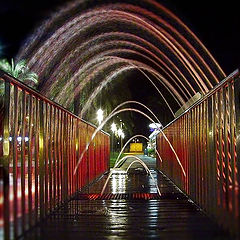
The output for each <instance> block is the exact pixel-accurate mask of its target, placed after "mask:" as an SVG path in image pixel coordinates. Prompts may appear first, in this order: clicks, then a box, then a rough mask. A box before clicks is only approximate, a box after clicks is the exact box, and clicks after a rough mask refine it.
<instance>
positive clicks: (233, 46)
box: [0, 0, 240, 131]
mask: <svg viewBox="0 0 240 240" xmlns="http://www.w3.org/2000/svg"><path fill="white" fill-rule="evenodd" d="M64 2H66V0H41V1H30V2H29V1H27V0H22V1H19V0H7V1H3V0H1V5H0V6H1V7H0V57H7V58H9V59H10V58H12V57H14V56H15V55H17V53H18V50H19V49H20V46H21V45H22V44H23V43H24V41H25V40H26V39H27V38H28V36H30V35H31V34H32V32H33V30H34V29H35V28H36V27H37V26H39V25H40V24H41V22H42V21H44V19H47V18H48V16H50V14H51V13H53V12H55V11H56V9H57V7H58V6H61V3H64ZM108 2H109V1H108ZM113 2H115V1H113ZM158 2H159V3H161V4H163V5H164V6H166V7H167V8H168V9H169V10H171V11H172V12H173V13H174V14H175V15H176V16H178V17H179V18H180V19H181V20H182V21H183V22H184V23H185V24H186V25H187V26H188V27H189V28H190V29H191V30H192V31H193V32H194V33H195V34H196V35H197V37H198V38H199V39H200V40H201V41H202V42H203V44H204V45H205V46H206V47H207V49H208V50H209V51H210V52H211V54H212V55H213V56H214V57H215V59H216V60H217V61H218V63H219V64H220V66H221V67H222V68H223V70H224V71H225V73H226V74H227V75H229V74H230V73H232V72H233V71H234V70H236V69H237V68H238V67H239V62H240V54H239V53H240V42H239V38H240V14H239V8H238V6H237V1H227V2H226V1H191V2H189V1H188V0H187V1H176V0H175V1H173V0H164V1H158ZM145 87H146V88H147V86H145ZM146 88H144V89H146ZM141 89H143V87H142V86H141V87H139V88H137V89H136V87H135V91H137V92H138V93H139V92H140V93H141ZM142 95H143V93H142V94H139V95H136V96H135V97H136V100H138V99H137V98H138V96H142ZM148 101H153V102H154V99H150V100H149V99H148ZM136 131H137V130H136Z"/></svg>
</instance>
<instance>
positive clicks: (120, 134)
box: [117, 128, 124, 138]
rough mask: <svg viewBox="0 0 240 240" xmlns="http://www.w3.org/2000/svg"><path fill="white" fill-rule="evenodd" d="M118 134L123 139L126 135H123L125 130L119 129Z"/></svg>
mask: <svg viewBox="0 0 240 240" xmlns="http://www.w3.org/2000/svg"><path fill="white" fill-rule="evenodd" d="M117 134H118V136H119V137H121V138H123V135H124V133H123V130H122V129H121V128H119V129H118V131H117Z"/></svg>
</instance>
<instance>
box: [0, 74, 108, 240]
mask: <svg viewBox="0 0 240 240" xmlns="http://www.w3.org/2000/svg"><path fill="white" fill-rule="evenodd" d="M95 129H96V127H95V126H93V125H91V124H89V123H87V122H85V121H83V120H82V119H80V118H78V117H76V116H75V115H73V114H72V113H70V112H69V111H67V110H66V109H64V108H62V107H61V106H59V105H57V104H55V103H54V102H52V101H50V100H49V99H47V98H45V97H44V96H41V95H40V94H39V93H37V92H36V91H34V90H32V89H30V88H28V87H27V86H26V85H24V84H22V83H21V82H19V81H17V80H15V79H13V78H12V77H10V76H8V75H7V74H5V73H3V72H0V238H1V239H5V240H8V239H16V238H18V237H19V236H21V235H22V234H23V233H24V232H25V231H26V230H28V229H29V228H30V227H31V226H33V225H35V224H36V223H37V222H39V220H41V219H42V218H44V217H46V216H47V215H48V214H49V213H51V212H52V211H53V210H54V209H55V208H56V207H58V206H59V205H61V204H63V203H64V202H65V201H67V200H68V199H69V198H70V197H71V196H72V195H73V194H74V193H75V192H76V191H78V190H80V189H81V188H82V187H83V186H85V185H86V184H88V183H89V182H90V181H92V180H94V179H95V178H96V177H98V176H99V175H101V174H103V173H104V172H105V171H107V170H108V167H109V164H108V162H109V152H106V154H105V156H104V158H101V156H100V154H99V153H100V152H105V149H106V144H109V141H107V142H106V141H104V139H105V138H106V139H109V135H108V134H106V133H104V132H99V133H98V135H97V136H98V137H97V139H95V140H94V141H93V143H91V144H90V148H89V150H88V151H87V152H86V153H85V154H84V156H83V159H82V161H81V164H80V167H79V168H78V170H77V172H76V175H73V172H74V169H75V166H76V163H77V161H78V159H79V158H80V156H81V153H82V151H83V150H84V149H85V148H86V145H87V143H88V141H89V140H90V138H91V135H92V133H93V132H94V130H95ZM99 139H103V141H99ZM98 161H103V163H101V164H99V163H98ZM99 166H103V167H99Z"/></svg>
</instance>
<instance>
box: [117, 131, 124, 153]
mask: <svg viewBox="0 0 240 240" xmlns="http://www.w3.org/2000/svg"><path fill="white" fill-rule="evenodd" d="M117 133H118V136H119V137H120V144H121V145H120V150H122V140H123V138H124V137H125V135H124V133H123V130H122V129H121V128H119V129H118V132H117Z"/></svg>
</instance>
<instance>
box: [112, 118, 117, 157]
mask: <svg viewBox="0 0 240 240" xmlns="http://www.w3.org/2000/svg"><path fill="white" fill-rule="evenodd" d="M111 130H112V132H113V136H112V154H113V158H114V147H113V145H114V135H115V133H116V132H117V125H116V124H115V123H114V122H113V123H112V125H111Z"/></svg>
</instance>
